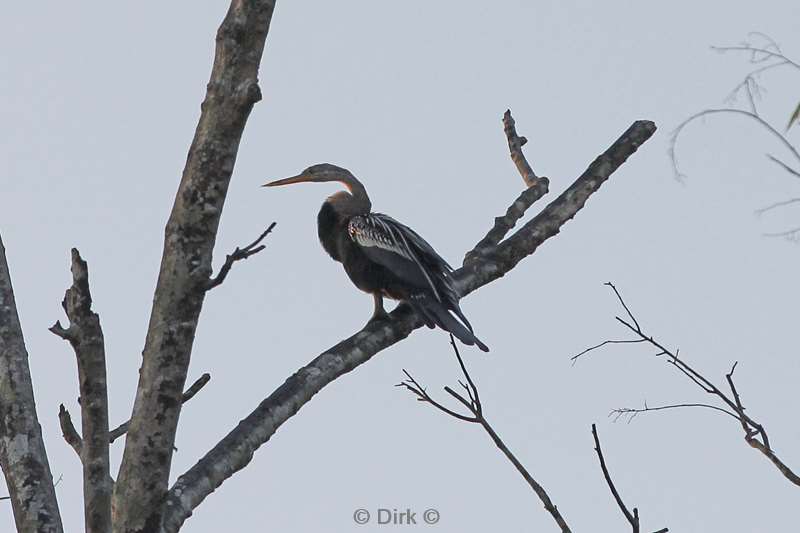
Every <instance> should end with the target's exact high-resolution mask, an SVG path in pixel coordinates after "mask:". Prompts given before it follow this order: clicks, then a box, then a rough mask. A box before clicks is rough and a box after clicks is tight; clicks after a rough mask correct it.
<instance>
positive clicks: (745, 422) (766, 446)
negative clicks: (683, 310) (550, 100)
mask: <svg viewBox="0 0 800 533" xmlns="http://www.w3.org/2000/svg"><path fill="white" fill-rule="evenodd" d="M606 285H608V286H609V287H611V289H612V290H613V291H614V294H615V295H616V296H617V299H618V300H619V303H620V304H621V305H622V307H623V308H624V309H625V311H626V312H627V313H628V316H629V317H630V319H631V321H632V322H633V323H632V324H631V323H630V322H628V321H626V320H625V319H623V318H620V317H616V320H617V321H618V322H619V323H621V324H623V325H624V326H625V327H626V328H627V329H628V330H629V331H630V332H631V333H633V334H634V335H635V338H634V339H631V342H632V341H634V340H642V341H646V342H647V343H648V344H650V345H651V346H653V347H654V348H656V349H657V350H658V351H657V353H656V355H657V356H664V355H665V356H667V357H668V359H667V362H668V363H669V364H670V365H672V366H674V367H675V368H677V369H678V370H679V371H680V372H681V373H682V374H683V375H685V376H686V377H688V378H689V379H690V380H691V381H692V382H693V383H694V384H695V385H697V386H698V387H699V388H700V389H701V390H703V391H704V392H706V393H708V394H711V395H713V396H715V397H716V398H718V399H719V400H720V401H721V402H722V403H724V404H725V406H726V407H727V408H725V407H719V406H714V405H710V404H705V403H679V404H671V405H664V406H660V407H648V406H647V404H645V406H644V408H643V409H630V408H622V409H615V410H613V411H612V412H611V414H610V416H611V415H616V419H618V418H619V417H620V416H625V415H628V416H630V418H629V420H628V421H629V422H630V420H632V419H633V418H634V417H635V416H636V415H637V414H640V413H645V412H648V411H660V410H666V409H677V408H686V407H696V408H705V409H712V410H715V411H719V412H722V413H724V414H726V415H729V416H731V417H733V418H734V419H735V420H737V422H739V424H740V425H741V427H742V430H743V431H744V434H745V435H744V438H745V441H746V442H747V443H748V444H749V445H750V446H751V447H752V448H755V449H756V450H759V451H760V452H761V453H762V454H763V455H764V456H766V457H767V458H768V459H769V460H770V461H771V462H772V463H773V464H774V465H775V466H776V467H777V468H778V470H779V471H780V472H781V474H782V475H783V476H784V477H785V478H786V479H788V480H789V481H790V482H792V483H793V484H795V485H798V486H800V476H798V475H797V474H795V473H794V472H793V471H792V470H791V469H790V468H789V467H788V466H786V464H785V463H783V462H782V461H781V460H780V459H779V458H778V457H777V455H775V452H774V450H773V449H772V447H771V445H770V442H769V437H768V436H767V432H766V429H765V428H764V426H763V425H761V424H760V423H758V422H756V421H755V420H754V419H753V418H752V417H750V416H749V415H748V414H747V413H745V407H744V405H743V403H742V399H741V396H740V394H739V391H738V390H737V388H736V385H735V383H734V381H733V373H734V371H735V370H736V366H737V364H738V363H734V364H733V366H732V367H731V370H730V372H728V373H727V374H725V379H726V381H727V383H728V388H729V389H730V394H728V393H726V392H725V391H723V390H721V389H720V388H719V387H718V386H717V385H715V384H714V383H713V382H711V380H709V379H708V378H706V377H705V376H704V375H703V374H701V373H700V372H698V371H697V370H695V369H694V368H693V367H692V366H691V365H690V364H688V363H687V362H686V361H684V360H683V359H681V358H680V357H679V355H678V354H679V352H678V350H675V351H674V352H673V351H672V350H670V349H669V348H666V347H665V346H664V345H663V344H662V343H660V342H659V341H657V340H656V339H654V338H653V336H651V335H648V334H647V333H645V332H644V331H643V330H642V329H641V327H640V326H639V323H638V322H637V320H636V318H635V317H634V316H633V314H632V313H631V311H630V308H629V307H628V306H627V304H626V303H625V301H624V300H623V299H622V296H621V295H620V292H619V291H618V290H617V288H616V287H615V286H614V285H613V284H612V283H606ZM606 344H609V343H600V344H598V345H596V346H594V347H592V348H591V349H590V350H589V351H591V350H594V349H599V348H600V347H602V346H604V345H606ZM585 352H586V351H584V353H585ZM759 439H760V440H759Z"/></svg>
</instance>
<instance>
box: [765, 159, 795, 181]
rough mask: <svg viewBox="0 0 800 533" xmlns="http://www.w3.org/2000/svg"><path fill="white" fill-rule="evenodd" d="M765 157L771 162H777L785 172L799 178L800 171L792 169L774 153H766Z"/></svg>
mask: <svg viewBox="0 0 800 533" xmlns="http://www.w3.org/2000/svg"><path fill="white" fill-rule="evenodd" d="M767 158H768V159H769V160H770V161H772V162H773V163H777V164H778V165H780V166H781V167H782V168H783V170H785V171H786V172H788V173H789V174H791V175H792V176H794V177H796V178H800V171H797V170H795V169H793V168H792V167H790V166H789V165H787V164H786V163H784V162H783V161H781V160H780V159H778V158H777V157H775V156H774V155H772V154H767Z"/></svg>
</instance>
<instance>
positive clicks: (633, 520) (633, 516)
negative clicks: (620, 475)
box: [592, 424, 669, 533]
mask: <svg viewBox="0 0 800 533" xmlns="http://www.w3.org/2000/svg"><path fill="white" fill-rule="evenodd" d="M592 437H593V438H594V451H596V452H597V459H598V460H599V461H600V469H601V470H602V471H603V477H604V478H605V480H606V484H607V485H608V489H609V490H610V491H611V495H612V496H614V500H615V501H616V502H617V506H618V507H619V510H620V511H622V514H623V515H625V520H627V521H628V523H629V524H630V525H631V531H633V533H639V530H640V525H639V509H638V508H636V507H634V508H633V512H632V513H631V512H630V511H629V510H628V507H627V506H626V505H625V502H623V501H622V496H620V495H619V491H617V487H616V486H615V485H614V481H613V480H612V479H611V473H610V472H609V471H608V466H607V465H606V459H605V457H603V450H602V448H601V447H600V437H599V436H598V434H597V426H596V425H595V424H592ZM668 531H669V529H668V528H666V527H665V528H661V529H659V530H658V531H656V532H655V533H667V532H668Z"/></svg>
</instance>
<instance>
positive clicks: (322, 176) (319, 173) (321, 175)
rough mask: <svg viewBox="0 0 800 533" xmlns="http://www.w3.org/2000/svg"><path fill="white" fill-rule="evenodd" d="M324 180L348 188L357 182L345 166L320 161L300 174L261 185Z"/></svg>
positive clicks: (276, 185) (275, 185) (269, 185)
mask: <svg viewBox="0 0 800 533" xmlns="http://www.w3.org/2000/svg"><path fill="white" fill-rule="evenodd" d="M326 181H338V182H339V183H343V184H344V185H345V186H347V187H348V188H351V184H352V182H353V181H355V182H356V183H358V180H357V179H356V177H355V176H353V174H352V173H351V172H350V171H349V170H347V169H346V168H342V167H337V166H336V165H331V164H330V163H321V164H319V165H312V166H310V167H308V168H307V169H305V170H303V171H302V172H301V173H300V174H298V175H296V176H292V177H290V178H283V179H279V180H275V181H270V182H269V183H265V184H264V185H262V187H278V186H279V185H291V184H292V183H306V182H314V183H322V182H326Z"/></svg>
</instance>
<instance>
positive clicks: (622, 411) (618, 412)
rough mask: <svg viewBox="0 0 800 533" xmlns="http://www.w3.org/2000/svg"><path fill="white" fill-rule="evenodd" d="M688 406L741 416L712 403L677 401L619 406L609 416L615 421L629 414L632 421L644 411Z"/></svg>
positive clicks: (737, 417) (737, 418) (736, 417)
mask: <svg viewBox="0 0 800 533" xmlns="http://www.w3.org/2000/svg"><path fill="white" fill-rule="evenodd" d="M687 407H692V408H695V407H700V408H702V409H711V410H713V411H719V412H720V413H724V414H726V415H728V416H732V417H733V418H735V419H736V420H737V421H738V420H739V416H738V415H736V413H733V412H731V411H728V410H727V409H724V408H722V407H717V406H716V405H710V404H707V403H675V404H670V405H659V406H658V407H650V406H648V405H647V404H645V406H644V407H642V408H640V409H635V408H632V407H619V408H617V409H614V410H612V411H611V412H610V413H609V415H608V416H613V417H614V421H615V422H616V421H617V420H619V418H620V417H622V416H627V417H628V422H630V421H631V420H633V419H634V418H636V415H639V414H642V413H647V412H650V411H664V410H666V409H684V408H687Z"/></svg>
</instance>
